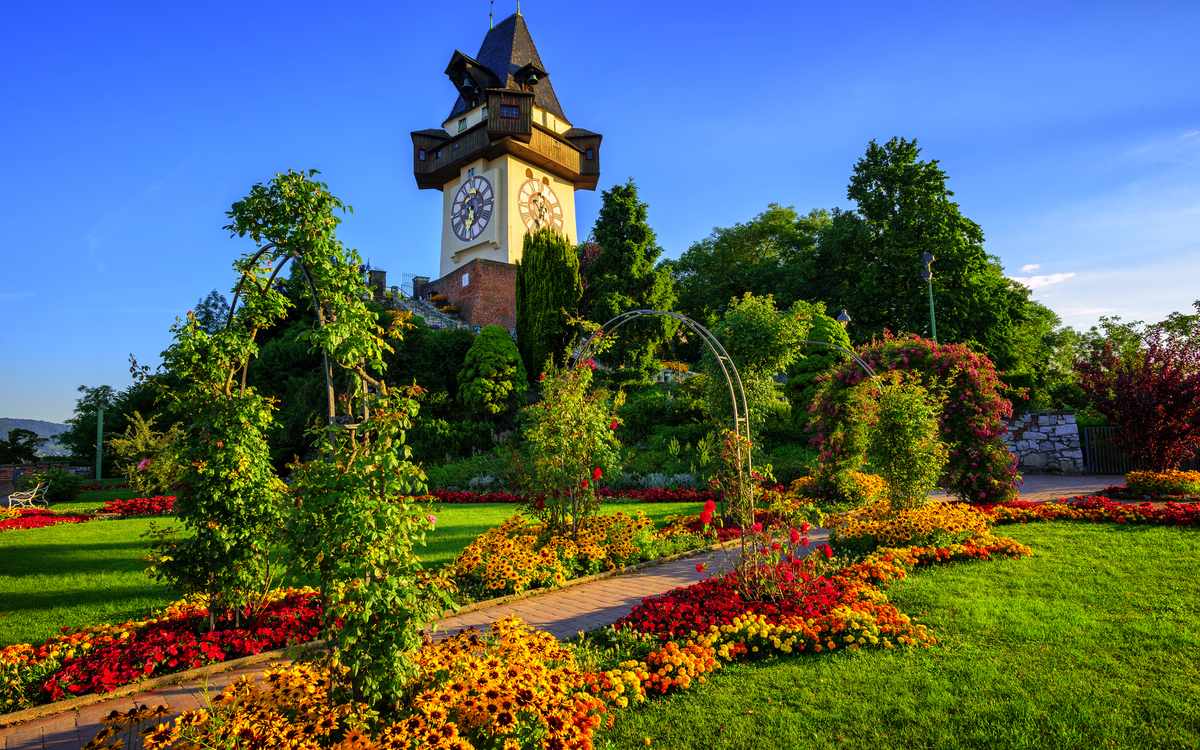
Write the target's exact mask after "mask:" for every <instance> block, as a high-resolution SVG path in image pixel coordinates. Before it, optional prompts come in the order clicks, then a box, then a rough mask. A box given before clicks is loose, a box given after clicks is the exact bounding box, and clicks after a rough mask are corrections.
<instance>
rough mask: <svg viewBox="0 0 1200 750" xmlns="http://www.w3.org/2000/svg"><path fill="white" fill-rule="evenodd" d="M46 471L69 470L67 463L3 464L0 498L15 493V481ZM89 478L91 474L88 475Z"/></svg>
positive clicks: (1, 468)
mask: <svg viewBox="0 0 1200 750" xmlns="http://www.w3.org/2000/svg"><path fill="white" fill-rule="evenodd" d="M47 469H66V470H68V471H69V470H70V469H71V464H70V462H69V461H39V462H37V463H36V464H5V465H4V466H0V497H3V496H5V495H11V494H12V493H13V492H14V491H15V486H14V485H15V484H16V480H17V478H19V477H23V476H29V475H31V474H41V473H42V472H43V471H46V470H47ZM89 476H91V474H90V473H89Z"/></svg>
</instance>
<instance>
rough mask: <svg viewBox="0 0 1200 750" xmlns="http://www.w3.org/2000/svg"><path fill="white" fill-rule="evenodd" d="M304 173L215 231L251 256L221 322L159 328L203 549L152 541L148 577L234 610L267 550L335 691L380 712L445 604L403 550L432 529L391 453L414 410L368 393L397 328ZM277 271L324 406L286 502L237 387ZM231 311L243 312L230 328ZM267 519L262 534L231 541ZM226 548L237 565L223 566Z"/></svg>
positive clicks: (185, 496)
mask: <svg viewBox="0 0 1200 750" xmlns="http://www.w3.org/2000/svg"><path fill="white" fill-rule="evenodd" d="M316 174H317V172H316V171H315V170H312V171H309V172H307V173H306V172H291V171H289V172H288V173H286V174H280V175H276V177H275V179H273V180H271V181H270V182H269V183H268V184H266V185H263V184H258V185H255V186H254V187H253V188H252V189H251V192H250V194H249V195H248V196H247V197H246V198H244V199H243V200H241V201H238V202H237V203H234V204H233V207H232V209H231V210H230V212H229V214H228V215H229V217H230V224H229V225H228V226H226V227H225V229H227V230H229V231H230V232H231V233H232V234H233V235H235V236H238V237H246V236H249V237H250V239H252V240H253V241H254V243H255V245H256V246H257V250H256V251H253V252H250V253H247V254H246V255H244V256H243V257H242V258H240V259H239V260H238V261H237V262H236V263H235V264H234V267H235V270H236V271H237V272H238V275H239V276H240V280H239V283H238V288H237V292H236V293H235V294H234V301H233V305H232V309H231V311H230V318H229V321H228V323H227V325H226V326H225V328H224V329H223V330H221V331H218V332H217V333H215V334H214V335H212V336H211V337H209V336H207V335H206V334H205V333H204V332H203V331H201V330H199V329H198V327H197V324H196V321H195V317H194V316H192V315H189V319H188V321H187V322H186V323H184V324H182V325H179V326H176V328H175V331H176V341H175V344H173V345H172V348H171V350H169V352H168V355H167V356H166V358H165V359H166V360H167V362H168V364H169V365H170V366H171V367H172V369H173V371H175V372H176V373H177V374H179V375H180V376H181V377H182V378H183V379H184V381H185V383H186V387H185V388H183V389H180V390H179V392H178V394H177V398H178V399H179V400H180V402H181V405H182V406H183V407H186V409H185V410H186V411H187V413H189V414H192V415H194V417H195V418H194V419H193V426H192V427H190V428H189V429H188V431H187V434H186V435H185V437H184V438H183V439H181V440H180V441H178V443H179V446H180V450H181V451H183V452H184V457H186V459H187V461H188V466H190V467H191V469H190V472H191V473H190V475H189V476H185V477H184V478H183V481H184V482H185V483H186V484H187V485H188V486H187V487H185V489H184V490H183V491H182V493H181V496H180V500H179V505H180V507H181V514H180V518H181V520H183V521H184V524H185V526H187V527H188V528H189V530H191V531H192V532H193V536H199V537H202V538H207V536H214V538H213V539H211V540H209V541H207V542H206V543H205V545H204V547H203V548H198V549H191V548H190V547H188V544H189V542H188V541H187V538H183V539H180V538H176V539H164V540H161V542H160V544H159V553H160V557H159V563H158V564H159V565H160V566H161V567H160V571H161V573H162V577H164V578H166V579H167V580H169V581H170V582H171V583H172V584H173V585H175V586H177V587H180V588H187V589H190V590H199V591H203V592H205V593H209V592H214V593H219V594H222V595H223V596H224V598H225V599H226V600H227V601H229V602H230V603H231V604H235V605H236V604H239V603H240V602H242V601H244V600H245V599H246V598H247V597H246V596H245V594H244V591H245V589H246V587H247V586H248V584H249V583H250V581H248V580H247V578H248V576H246V575H241V572H242V571H245V570H248V564H247V562H246V561H248V560H252V559H253V558H254V556H255V555H256V554H261V553H262V552H263V551H264V550H265V548H267V547H269V546H272V545H273V544H275V543H277V542H282V543H283V546H284V547H285V548H286V550H287V555H288V557H289V558H290V559H289V562H290V563H291V565H292V566H293V568H294V569H300V570H305V571H310V572H312V573H313V574H314V576H315V579H316V582H317V583H318V585H319V587H320V594H321V599H322V604H323V609H324V623H323V626H324V627H323V630H324V633H323V635H325V636H326V637H327V638H329V639H330V641H331V644H332V653H331V659H332V663H333V665H334V667H335V669H334V670H333V673H334V674H335V675H340V677H339V678H338V679H339V687H344V688H346V689H347V690H348V691H349V692H350V693H351V696H352V697H353V698H354V699H355V700H362V701H366V702H369V703H380V702H383V701H388V700H395V699H396V696H398V695H399V694H400V693H401V691H402V690H403V688H404V686H405V685H406V684H407V682H408V680H409V678H410V677H411V676H413V675H414V674H415V673H416V671H417V670H416V666H415V664H414V663H413V662H412V659H411V658H410V654H411V653H412V652H414V651H415V649H416V648H417V647H418V646H419V645H420V644H421V641H422V634H423V631H424V628H425V624H426V623H427V622H428V621H429V620H430V619H432V618H433V617H434V616H436V615H437V614H439V613H440V612H441V611H442V610H443V609H445V608H446V607H447V606H448V605H450V604H452V602H451V601H450V599H449V595H448V593H447V590H446V588H445V586H444V585H440V583H439V582H437V581H436V580H434V576H432V575H431V574H429V573H427V572H426V571H424V570H423V569H422V566H421V562H420V558H419V557H417V555H416V554H415V553H414V549H413V548H414V545H415V544H417V543H420V542H421V541H422V540H423V538H424V533H425V531H426V530H427V529H429V528H430V527H431V525H432V520H431V517H426V516H425V515H424V511H423V510H422V509H421V508H420V507H419V506H417V505H416V504H414V503H412V502H410V498H411V496H413V495H419V494H421V493H422V492H423V491H424V489H425V488H424V476H423V475H422V473H421V471H420V469H419V468H418V467H416V466H414V465H413V464H412V463H411V462H409V461H408V460H407V459H408V457H409V455H410V454H409V449H408V447H407V446H405V445H404V433H405V431H406V430H408V429H410V428H411V426H412V422H411V420H412V417H413V415H415V414H416V410H417V402H416V400H415V398H414V394H413V393H412V392H411V391H410V390H406V389H389V387H388V386H387V383H386V382H385V381H384V379H383V370H384V362H383V353H384V352H385V351H390V346H389V344H388V343H387V339H388V338H389V337H392V338H395V337H399V335H400V329H399V327H398V325H397V324H398V319H394V320H393V321H392V326H391V328H390V329H388V330H384V329H383V328H381V327H380V324H379V320H378V318H377V317H376V315H375V313H373V312H371V311H370V310H369V309H367V307H366V303H365V301H364V299H365V298H366V297H367V295H366V294H365V292H366V287H365V285H364V283H363V278H362V271H361V268H362V259H361V257H360V256H359V255H358V253H357V252H355V251H353V250H351V249H349V248H346V247H345V246H344V245H342V244H341V242H340V241H339V240H338V239H337V238H336V236H335V235H334V229H335V228H336V227H337V226H338V224H339V223H340V221H341V220H340V219H339V218H338V217H337V216H336V213H335V212H338V211H348V210H350V209H349V207H348V206H345V205H344V204H342V202H341V201H340V200H338V199H337V198H336V197H334V196H333V195H332V193H330V191H329V188H328V186H327V185H325V184H324V183H321V182H318V181H316V180H315V179H313V176H314V175H316ZM288 261H291V262H293V263H296V264H298V266H299V267H300V269H301V270H302V272H303V277H304V279H305V281H306V285H307V287H308V291H309V294H310V296H311V302H312V305H313V307H314V310H315V313H316V319H317V323H316V326H315V327H314V328H313V330H311V331H309V332H307V333H306V334H305V336H304V337H305V338H306V340H307V341H309V343H310V344H311V345H312V347H313V349H315V350H318V351H320V352H322V353H323V354H324V356H325V371H326V372H325V376H326V390H327V395H328V414H327V415H326V418H325V419H322V420H320V421H319V423H318V424H316V425H314V427H313V429H312V434H313V436H314V437H315V438H316V441H317V444H318V447H319V449H320V450H319V454H318V455H317V456H316V457H314V458H313V459H312V460H309V461H301V460H297V461H296V463H294V464H293V465H292V466H291V467H290V468H291V469H292V477H291V479H292V486H291V487H290V488H287V487H285V486H284V485H283V483H282V482H280V481H279V480H278V479H277V478H275V477H274V476H273V475H272V474H270V472H269V462H268V457H267V452H266V441H265V437H264V435H265V431H266V429H267V428H268V427H269V426H270V424H271V421H272V411H273V406H272V404H271V403H270V401H269V400H268V399H263V398H261V397H258V396H256V394H255V393H254V389H253V388H251V387H247V384H246V365H247V363H248V362H249V360H250V358H252V357H253V356H255V354H256V353H257V347H256V345H255V343H254V339H255V336H256V333H257V331H258V330H260V329H262V328H264V327H266V326H269V325H272V324H273V323H275V322H276V321H278V320H279V319H280V318H281V317H282V315H283V314H284V312H285V310H286V307H287V305H288V304H289V302H288V301H287V299H286V297H284V296H283V295H282V294H280V293H279V292H278V290H276V289H275V287H274V280H275V278H276V276H277V275H278V274H279V272H280V270H281V269H282V266H283V264H284V263H286V262H288ZM239 298H244V300H245V302H244V305H243V307H242V309H241V310H240V311H238V312H237V314H236V315H235V311H237V304H238V300H239ZM335 375H336V376H335ZM239 380H240V384H239ZM335 385H336V386H337V387H338V389H339V390H340V392H338V393H336V394H335ZM249 501H253V503H252V504H251V503H250V502H249ZM268 512H269V513H270V514H271V521H272V523H259V524H257V525H254V526H253V527H252V528H249V529H245V530H243V529H241V525H242V524H243V523H245V522H246V519H250V520H258V516H259V515H261V514H263V513H268ZM210 532H211V533H210ZM217 532H220V533H219V534H218V533H217ZM255 541H257V542H258V544H257V545H255V544H253V543H254V542H255ZM231 543H234V544H240V545H241V549H242V550H243V552H242V553H240V555H235V556H231V555H230V554H229V551H230V549H231V546H230V545H231ZM194 546H195V545H192V547H194ZM204 555H207V556H208V557H210V558H211V561H210V562H205V559H204ZM197 566H199V567H201V568H203V570H204V571H206V572H205V575H204V576H203V577H200V578H197V576H196V575H195V573H194V572H193V570H194V568H196V567H197ZM209 568H211V569H212V571H213V572H211V573H209V572H207V571H208V569H209ZM235 574H238V575H235Z"/></svg>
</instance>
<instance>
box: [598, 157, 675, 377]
mask: <svg viewBox="0 0 1200 750" xmlns="http://www.w3.org/2000/svg"><path fill="white" fill-rule="evenodd" d="M602 199H603V204H602V205H601V207H600V215H599V216H598V217H597V218H596V225H595V228H594V229H593V230H592V234H593V236H594V237H595V239H596V242H597V243H598V244H599V245H600V247H601V253H600V255H599V256H598V257H597V258H596V259H595V260H593V261H592V262H591V264H590V265H589V266H588V268H587V289H586V290H585V292H584V297H583V308H584V309H585V310H586V316H587V318H588V320H591V321H594V322H596V323H600V324H603V323H606V322H608V321H609V320H611V319H612V318H613V317H615V316H617V315H619V314H620V313H623V312H628V311H629V310H671V309H673V307H674V304H675V292H674V287H673V284H672V282H671V274H670V269H669V268H668V267H667V266H665V265H662V264H660V265H658V266H655V261H657V260H658V257H659V256H660V255H661V254H662V248H660V247H659V246H658V242H657V240H656V238H655V235H654V230H653V229H651V228H650V225H649V223H648V222H647V212H648V206H647V205H646V204H645V203H643V202H642V201H641V200H640V199H639V198H638V192H637V185H635V184H634V183H633V178H630V179H629V182H627V183H626V184H624V185H616V186H614V187H613V188H612V189H611V190H606V191H604V192H603V193H602ZM675 327H676V325H675V322H674V321H673V320H671V319H670V318H667V317H666V316H662V315H654V316H650V317H648V318H645V319H642V320H638V321H634V322H632V323H630V324H628V325H626V326H624V327H622V328H621V330H620V332H619V337H618V339H617V343H616V344H615V345H614V346H613V347H612V348H611V349H610V350H609V351H608V353H607V354H605V355H604V356H603V357H602V361H604V362H605V363H606V364H608V365H610V366H612V367H614V368H625V369H628V370H631V371H633V372H634V373H636V374H637V375H638V376H639V377H645V376H648V375H651V374H654V373H656V372H657V371H658V366H657V364H656V363H655V361H654V354H655V351H656V350H657V349H658V347H659V345H661V344H662V343H663V342H665V341H667V340H668V339H669V338H670V337H671V336H672V335H673V334H674V333H675Z"/></svg>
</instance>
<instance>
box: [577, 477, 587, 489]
mask: <svg viewBox="0 0 1200 750" xmlns="http://www.w3.org/2000/svg"><path fill="white" fill-rule="evenodd" d="M579 486H580V487H584V488H586V487H587V480H586V479H581V480H579Z"/></svg>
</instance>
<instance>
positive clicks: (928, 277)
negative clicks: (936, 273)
mask: <svg viewBox="0 0 1200 750" xmlns="http://www.w3.org/2000/svg"><path fill="white" fill-rule="evenodd" d="M921 262H922V263H924V264H925V267H924V268H923V269H921V278H922V279H925V284H926V286H928V287H929V325H930V326H931V327H932V328H933V343H935V344H936V343H937V342H938V340H937V318H936V317H935V316H934V314H933V269H932V268H931V267H930V264H931V263H933V253H925V254H924V255H922V256H921Z"/></svg>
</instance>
